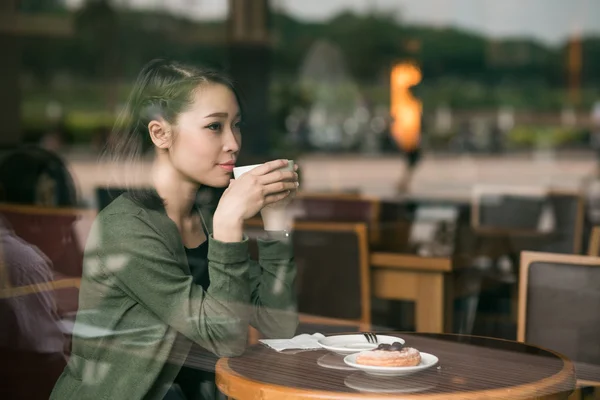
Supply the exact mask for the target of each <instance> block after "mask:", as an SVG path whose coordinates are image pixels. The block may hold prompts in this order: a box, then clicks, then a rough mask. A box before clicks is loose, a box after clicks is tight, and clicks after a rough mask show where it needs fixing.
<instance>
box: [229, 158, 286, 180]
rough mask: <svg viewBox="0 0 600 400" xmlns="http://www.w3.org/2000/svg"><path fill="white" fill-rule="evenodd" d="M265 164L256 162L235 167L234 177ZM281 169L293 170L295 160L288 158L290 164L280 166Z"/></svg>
mask: <svg viewBox="0 0 600 400" xmlns="http://www.w3.org/2000/svg"><path fill="white" fill-rule="evenodd" d="M261 165H263V164H254V165H244V166H242V167H235V168H234V169H233V177H234V178H235V179H238V178H239V177H240V176H242V175H244V174H245V173H246V172H248V171H252V170H253V169H254V168H256V167H260V166H261ZM279 170H283V171H293V170H294V160H288V165H287V166H286V167H282V168H279Z"/></svg>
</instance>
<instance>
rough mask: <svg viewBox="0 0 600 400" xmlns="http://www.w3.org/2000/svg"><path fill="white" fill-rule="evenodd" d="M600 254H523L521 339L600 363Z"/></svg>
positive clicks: (586, 360) (573, 356)
mask: <svg viewBox="0 0 600 400" xmlns="http://www.w3.org/2000/svg"><path fill="white" fill-rule="evenodd" d="M599 309H600V258H598V257H587V256H581V255H566V254H553V253H536V252H523V253H521V280H520V288H519V316H518V326H517V328H518V334H517V337H518V340H519V341H524V342H528V343H532V344H535V345H539V346H542V347H546V348H549V349H551V350H555V351H558V352H560V353H562V354H564V355H566V356H567V357H569V358H571V359H572V360H573V361H578V362H582V363H589V364H596V365H600V345H599V341H598V338H600V313H598V310H599Z"/></svg>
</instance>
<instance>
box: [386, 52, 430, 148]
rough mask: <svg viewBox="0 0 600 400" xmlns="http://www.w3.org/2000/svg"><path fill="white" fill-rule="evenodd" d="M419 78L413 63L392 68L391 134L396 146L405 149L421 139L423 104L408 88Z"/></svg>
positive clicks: (418, 70)
mask: <svg viewBox="0 0 600 400" xmlns="http://www.w3.org/2000/svg"><path fill="white" fill-rule="evenodd" d="M421 78H422V74H421V70H420V69H419V68H418V67H417V66H415V65H414V64H410V63H402V64H398V65H396V66H394V68H393V69H392V75H391V88H390V90H391V110H390V114H391V116H392V118H393V122H392V135H393V136H394V140H395V141H396V143H397V144H398V146H400V148H401V149H403V150H405V151H411V150H414V149H416V148H417V147H418V146H419V141H420V140H421V112H422V110H423V106H422V104H421V102H420V101H419V100H418V99H416V98H415V97H414V96H413V95H412V93H411V92H410V88H411V87H412V86H415V85H417V84H418V83H419V82H421Z"/></svg>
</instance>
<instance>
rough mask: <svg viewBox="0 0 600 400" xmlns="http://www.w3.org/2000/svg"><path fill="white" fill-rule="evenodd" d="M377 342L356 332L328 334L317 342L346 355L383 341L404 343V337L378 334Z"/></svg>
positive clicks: (375, 345)
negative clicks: (369, 340) (354, 333)
mask: <svg viewBox="0 0 600 400" xmlns="http://www.w3.org/2000/svg"><path fill="white" fill-rule="evenodd" d="M377 342H378V343H369V342H368V341H367V338H366V337H365V335H363V334H356V335H336V336H327V337H325V338H323V339H319V341H318V342H317V343H319V346H321V347H322V348H324V349H325V350H329V351H333V352H334V353H338V354H341V355H344V356H346V355H349V354H354V353H356V352H358V351H365V350H373V349H375V348H376V347H377V346H379V345H380V344H382V343H387V344H392V343H394V342H399V343H402V344H404V339H401V338H399V337H395V336H386V335H377Z"/></svg>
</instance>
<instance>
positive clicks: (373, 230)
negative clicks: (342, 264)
mask: <svg viewBox="0 0 600 400" xmlns="http://www.w3.org/2000/svg"><path fill="white" fill-rule="evenodd" d="M294 206H295V212H296V214H295V220H296V221H299V222H300V221H302V222H324V223H329V222H340V223H364V224H366V226H367V229H368V235H369V236H368V237H369V242H370V243H371V244H376V243H377V242H378V241H379V240H380V236H379V229H378V224H379V217H380V212H381V207H380V201H379V199H378V198H375V197H368V196H363V195H357V194H344V193H335V194H329V193H328V194H323V193H299V194H298V197H297V198H296V199H295V201H294Z"/></svg>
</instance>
